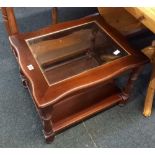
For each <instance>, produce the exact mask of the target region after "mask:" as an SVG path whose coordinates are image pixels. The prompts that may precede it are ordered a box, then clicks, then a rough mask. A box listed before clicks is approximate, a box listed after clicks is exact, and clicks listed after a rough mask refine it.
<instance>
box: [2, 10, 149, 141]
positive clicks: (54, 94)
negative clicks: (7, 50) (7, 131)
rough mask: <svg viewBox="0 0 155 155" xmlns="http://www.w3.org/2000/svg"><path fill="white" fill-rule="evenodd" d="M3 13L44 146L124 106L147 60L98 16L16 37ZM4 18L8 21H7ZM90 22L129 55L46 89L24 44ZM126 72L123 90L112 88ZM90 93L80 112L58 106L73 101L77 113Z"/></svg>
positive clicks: (40, 74)
mask: <svg viewBox="0 0 155 155" xmlns="http://www.w3.org/2000/svg"><path fill="white" fill-rule="evenodd" d="M5 11H6V10H3V17H4V18H5V19H4V20H5V23H6V28H7V29H8V32H9V34H11V35H10V37H9V40H10V43H11V46H12V49H13V52H14V54H15V56H16V58H17V61H18V63H19V66H20V74H21V76H22V78H23V84H24V86H26V87H28V89H29V91H30V94H31V95H32V98H33V100H34V103H35V105H36V109H37V111H38V113H39V116H40V118H41V120H42V123H43V129H44V136H45V139H46V141H47V142H51V141H52V140H53V138H54V135H55V134H56V133H59V132H60V131H62V130H64V129H66V128H68V127H69V126H71V125H73V124H75V123H78V122H80V121H82V120H84V119H86V118H88V117H90V116H92V115H94V114H96V113H98V112H101V111H103V110H104V109H107V108H109V107H111V106H113V105H116V104H118V103H120V102H123V103H125V101H127V99H128V98H129V95H130V93H131V89H132V88H133V83H134V81H136V79H137V77H138V75H139V73H140V71H141V70H142V67H143V65H144V64H145V63H147V62H148V59H147V58H146V57H145V56H144V55H143V54H142V53H141V52H136V51H134V50H133V49H132V48H131V47H130V46H129V45H128V43H127V42H126V41H125V39H124V38H123V37H122V36H121V35H120V34H119V33H118V32H117V31H115V30H114V29H113V28H111V27H110V26H109V25H108V24H107V23H106V22H105V21H104V20H103V18H102V17H100V16H99V15H98V14H94V15H91V16H88V17H85V18H82V19H78V20H75V21H69V22H65V23H60V24H54V25H52V26H48V27H46V28H43V29H40V30H38V31H35V32H30V33H23V34H19V33H17V32H18V30H17V29H16V28H17V27H16V22H15V18H14V16H12V15H11V16H10V13H8V12H9V11H11V14H12V10H9V11H8V10H7V13H8V14H9V15H8V14H7V20H6V12H5ZM8 17H10V18H11V20H10V18H8ZM12 19H13V21H14V22H13V23H14V25H15V27H16V28H15V29H11V30H10V29H9V28H8V25H9V24H10V23H11V22H10V21H12ZM55 19H56V18H55ZM91 21H97V22H98V23H99V24H100V25H101V27H102V28H103V30H104V32H105V33H107V34H108V35H109V36H110V37H111V38H112V39H113V40H114V41H115V42H116V43H117V44H119V46H121V47H122V48H123V49H124V50H125V51H127V52H128V53H130V55H128V56H126V57H123V58H120V59H118V60H116V61H114V62H111V63H108V64H105V65H101V66H99V67H97V68H95V69H91V70H89V71H87V72H84V73H82V74H79V75H78V76H75V77H72V78H70V79H66V80H64V81H61V82H59V83H56V84H54V85H52V86H49V85H48V83H47V82H46V80H45V78H44V76H43V74H42V72H41V71H40V68H39V66H38V64H37V62H36V60H35V58H34V57H33V56H32V53H31V51H30V49H29V47H28V46H27V44H26V42H25V40H26V39H29V38H32V37H35V36H38V35H43V34H48V33H51V32H55V31H59V30H61V29H65V28H68V27H72V26H76V25H79V24H83V23H88V22H91ZM29 64H31V65H33V68H34V69H33V70H29V69H28V65H29ZM109 68H110V69H109ZM129 70H131V74H130V77H129V79H128V82H127V85H126V87H125V88H124V89H123V90H120V89H118V88H116V87H115V86H114V79H115V78H117V77H118V76H120V75H121V74H122V73H124V72H126V71H129ZM103 88H104V89H103ZM90 93H91V95H92V96H93V95H94V98H93V102H95V103H94V104H92V103H91V104H90V103H85V104H86V107H83V106H84V105H82V108H84V109H80V111H76V110H75V109H74V110H75V111H74V110H73V109H67V106H63V108H62V107H61V106H59V105H60V104H62V105H63V104H64V103H65V104H69V103H70V102H72V100H73V101H74V102H75V105H74V102H73V103H72V104H73V105H74V106H76V108H77V109H78V108H80V106H81V105H79V104H77V103H78V102H79V101H80V102H83V100H85V101H87V100H88V101H91V102H92V100H90V99H89V96H90ZM97 94H100V96H104V99H102V100H98V99H97V97H96V96H97ZM57 109H58V110H57ZM65 110H69V111H70V112H71V111H72V112H71V114H70V115H69V116H68V115H65V114H60V115H61V116H62V117H63V115H64V118H63V119H60V120H59V119H58V121H56V122H55V120H54V117H55V115H56V114H55V111H57V112H58V111H65ZM61 113H62V112H61ZM56 116H57V115H56Z"/></svg>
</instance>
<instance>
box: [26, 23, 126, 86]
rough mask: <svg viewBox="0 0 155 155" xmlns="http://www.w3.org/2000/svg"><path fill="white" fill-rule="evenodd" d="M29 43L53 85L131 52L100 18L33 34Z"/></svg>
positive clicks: (48, 80)
mask: <svg viewBox="0 0 155 155" xmlns="http://www.w3.org/2000/svg"><path fill="white" fill-rule="evenodd" d="M26 43H27V45H28V46H29V48H30V51H31V52H32V55H33V56H34V57H35V59H36V61H37V63H38V65H39V67H40V68H41V71H42V73H43V75H44V76H45V78H46V80H47V82H48V84H49V85H51V84H54V83H57V82H59V81H62V80H65V79H67V78H70V77H73V76H75V75H78V74H80V73H82V72H85V71H87V70H90V69H92V68H95V67H97V66H100V65H103V64H105V63H110V62H111V61H114V60H116V59H119V58H122V57H125V56H127V55H129V54H128V53H127V52H126V51H125V50H123V49H122V48H121V47H120V46H118V45H117V44H116V43H115V42H114V41H113V40H112V39H111V38H110V37H109V36H108V35H107V34H106V33H105V32H104V31H103V30H102V28H101V26H100V25H99V24H98V23H97V22H90V23H85V24H82V25H77V26H74V27H70V28H67V29H63V30H61V31H56V32H53V33H49V34H46V35H42V36H38V37H35V38H30V39H27V40H26Z"/></svg>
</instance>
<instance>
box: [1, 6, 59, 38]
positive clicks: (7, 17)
mask: <svg viewBox="0 0 155 155" xmlns="http://www.w3.org/2000/svg"><path fill="white" fill-rule="evenodd" d="M1 9H2V10H1V11H2V16H3V21H4V23H5V27H6V30H7V32H8V35H9V36H10V35H14V34H17V33H20V32H19V28H18V25H17V21H16V18H15V14H14V10H13V8H9V7H2V8H1ZM51 17H52V23H53V24H56V23H57V21H58V11H57V8H56V7H53V8H52V12H51Z"/></svg>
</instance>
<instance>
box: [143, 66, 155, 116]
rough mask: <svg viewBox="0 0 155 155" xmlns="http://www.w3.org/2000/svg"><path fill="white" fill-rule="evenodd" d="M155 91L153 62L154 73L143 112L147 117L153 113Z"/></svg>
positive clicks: (154, 72)
mask: <svg viewBox="0 0 155 155" xmlns="http://www.w3.org/2000/svg"><path fill="white" fill-rule="evenodd" d="M154 93H155V64H153V70H152V75H151V78H150V82H149V86H148V89H147V94H146V98H145V104H144V111H143V114H144V116H146V117H148V116H150V115H151V111H152V104H153V97H154Z"/></svg>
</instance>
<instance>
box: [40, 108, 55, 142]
mask: <svg viewBox="0 0 155 155" xmlns="http://www.w3.org/2000/svg"><path fill="white" fill-rule="evenodd" d="M39 112H40V116H41V118H42V122H43V133H44V137H45V140H46V142H47V143H50V142H52V141H53V140H54V132H53V126H52V108H51V107H47V108H44V109H41V110H39Z"/></svg>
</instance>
